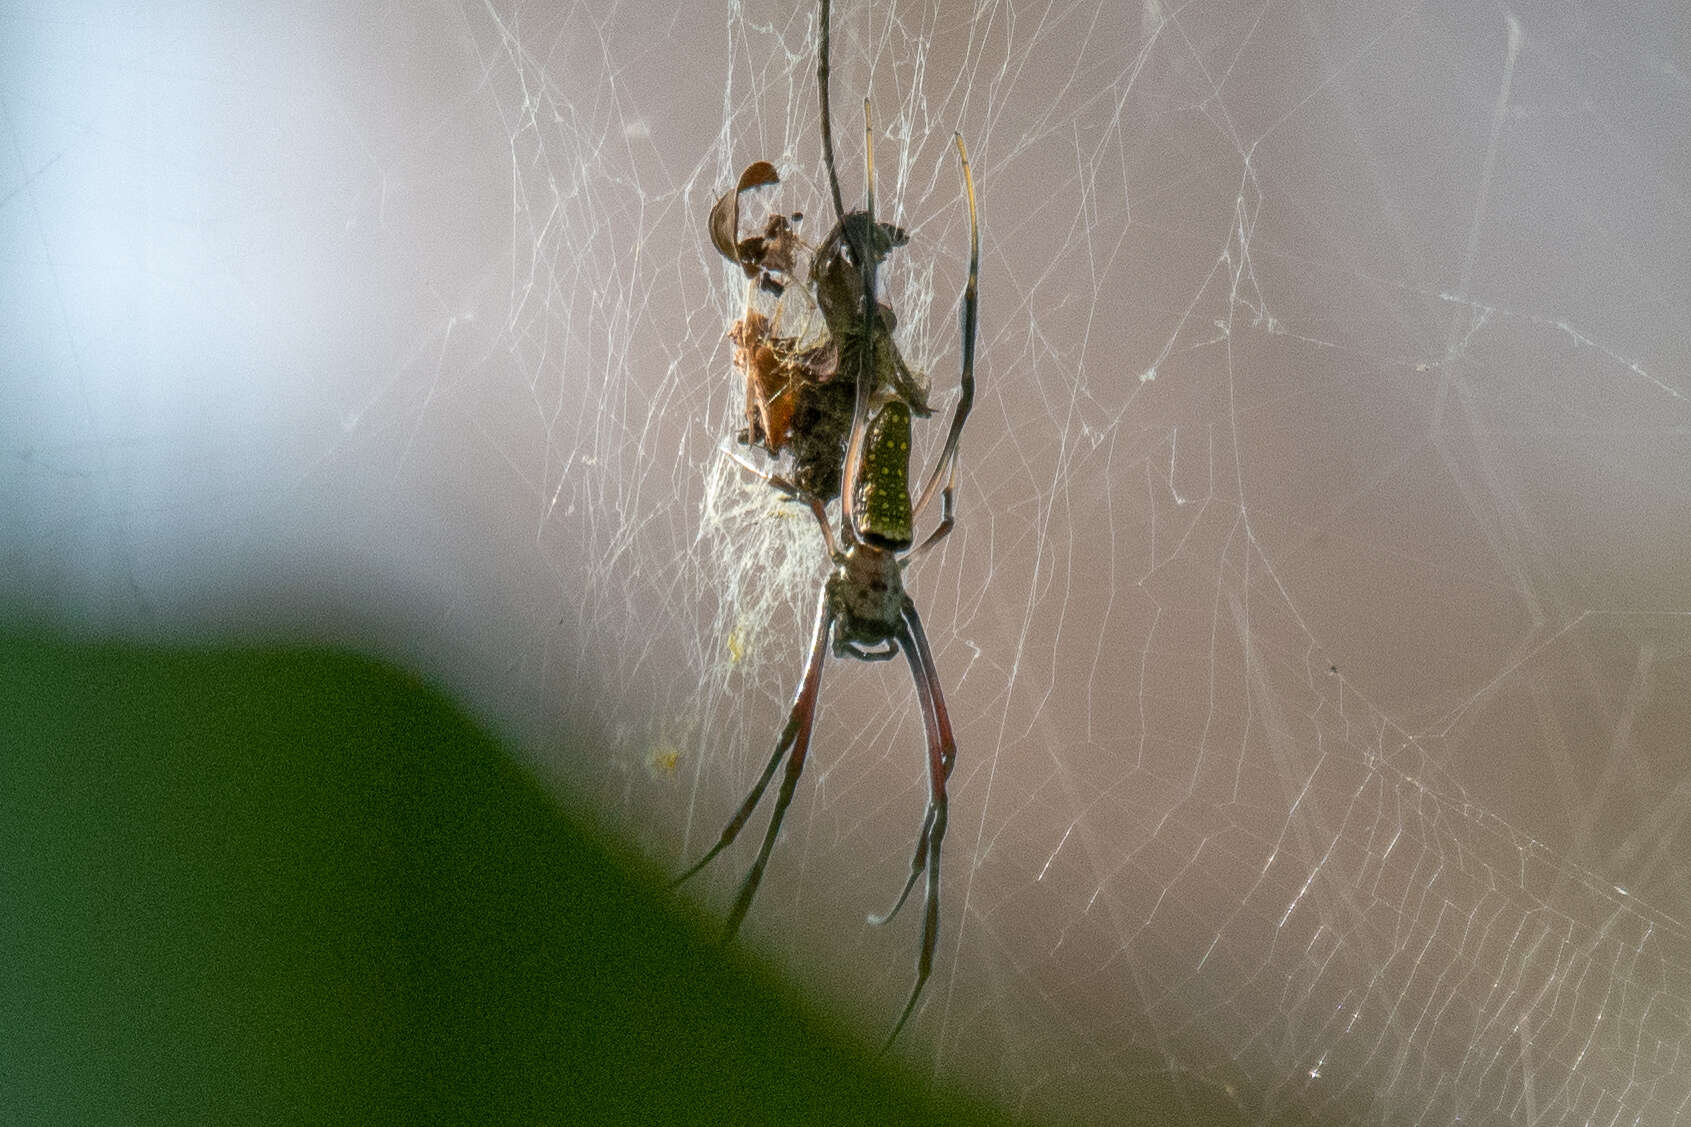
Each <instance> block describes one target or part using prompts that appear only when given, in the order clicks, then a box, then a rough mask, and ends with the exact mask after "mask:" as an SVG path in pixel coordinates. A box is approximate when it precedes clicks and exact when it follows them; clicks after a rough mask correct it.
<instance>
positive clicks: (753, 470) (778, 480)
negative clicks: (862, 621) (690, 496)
mask: <svg viewBox="0 0 1691 1127" xmlns="http://www.w3.org/2000/svg"><path fill="white" fill-rule="evenodd" d="M721 450H722V452H723V453H724V454H726V455H728V457H729V459H730V460H731V461H733V462H735V463H736V464H738V465H739V467H740V468H741V469H743V470H745V471H746V472H747V473H749V474H751V475H752V476H753V477H756V478H759V479H761V480H763V481H764V482H766V483H767V484H768V485H769V486H770V487H771V488H772V489H774V490H775V491H776V492H777V493H780V494H781V495H782V496H784V497H789V498H791V499H792V500H794V501H800V502H803V503H804V504H805V505H806V506H808V507H809V509H810V513H811V515H812V516H814V517H815V518H816V523H817V524H818V525H820V526H821V528H822V542H823V544H824V545H825V546H826V547H827V549H828V558H829V559H838V558H839V554H840V545H839V542H838V541H837V540H835V539H834V529H833V527H832V526H831V525H829V524H828V514H827V511H826V510H825V509H823V507H822V502H821V500H820V499H818V498H817V496H816V495H815V494H814V493H806V492H805V491H804V490H802V489H800V488H799V487H798V486H796V485H794V484H793V483H792V482H790V481H788V480H787V479H786V478H784V477H782V476H781V475H779V474H773V473H770V472H769V471H768V470H765V469H759V468H758V467H757V466H754V465H752V464H751V463H750V462H748V461H746V459H744V458H742V457H741V456H740V453H739V451H737V450H731V449H729V448H728V447H727V446H723V447H721ZM771 770H773V768H771ZM765 781H767V780H765Z"/></svg>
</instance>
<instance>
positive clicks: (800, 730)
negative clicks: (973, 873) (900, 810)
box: [679, 0, 980, 1047]
mask: <svg viewBox="0 0 1691 1127" xmlns="http://www.w3.org/2000/svg"><path fill="white" fill-rule="evenodd" d="M828 7H829V4H828V0H822V18H821V32H822V34H821V42H820V44H819V47H818V51H817V55H818V65H817V87H818V93H819V95H820V101H821V107H822V160H823V164H824V165H825V167H826V169H827V173H828V185H829V188H830V190H831V192H832V194H833V201H834V214H835V216H836V217H837V220H838V221H837V222H836V223H835V225H834V229H833V230H832V231H831V232H830V233H829V234H828V237H827V238H826V239H824V240H823V243H822V246H821V247H819V248H818V249H817V250H816V252H815V254H814V255H813V256H812V260H811V270H810V289H808V290H803V287H802V286H799V285H798V284H797V282H796V274H797V266H796V263H797V261H798V254H799V251H800V249H801V246H802V244H801V242H800V240H799V239H798V236H797V234H796V232H795V229H794V224H796V223H797V222H798V219H799V216H798V215H797V213H795V214H794V215H793V217H792V219H791V220H788V219H786V218H784V217H777V219H778V220H779V221H776V220H775V219H772V220H771V221H770V222H769V223H767V224H766V225H765V228H764V232H763V234H761V235H757V236H753V237H751V238H746V239H742V238H740V237H739V202H738V200H739V196H740V193H742V192H745V191H749V190H750V189H752V188H757V187H761V186H763V185H766V184H773V183H776V182H778V180H779V177H778V176H777V175H776V172H775V168H774V166H773V165H771V164H769V163H768V162H767V161H758V162H755V163H754V164H752V165H749V166H747V168H746V170H745V171H744V172H743V173H742V174H741V176H740V181H739V184H738V185H737V186H736V187H735V188H734V190H733V191H731V192H729V193H728V194H726V195H724V196H722V197H721V198H720V199H718V200H717V201H716V204H715V205H714V206H713V207H712V208H711V213H710V224H709V225H710V233H711V241H712V242H713V243H714V244H715V246H716V248H717V250H719V251H721V252H722V254H723V255H724V256H725V257H727V258H728V259H729V260H730V261H732V262H735V263H736V264H738V265H739V266H740V268H741V269H742V270H743V271H744V272H745V275H746V277H747V279H748V299H747V300H748V304H747V312H746V314H745V315H744V316H742V317H741V319H740V320H739V321H737V322H736V323H735V327H734V329H733V330H732V332H731V336H732V338H733V340H734V344H735V348H736V359H735V363H736V365H737V366H738V367H740V368H742V369H743V370H744V372H745V374H746V418H747V426H746V429H745V430H744V431H743V432H742V436H743V437H742V442H744V443H745V444H747V445H752V446H757V447H760V448H762V449H763V450H765V451H766V452H767V453H768V454H770V455H771V456H774V455H778V454H780V453H781V452H782V451H783V450H790V451H791V456H792V461H793V469H792V471H791V475H790V476H785V477H784V476H781V475H780V474H778V473H775V472H772V471H770V470H766V469H760V468H759V467H757V466H754V465H752V464H751V463H750V462H746V461H744V460H743V459H739V458H738V456H737V455H731V456H733V457H735V458H736V460H739V461H740V462H741V464H742V465H744V466H745V467H746V468H747V469H748V470H750V471H751V472H753V473H755V474H757V475H758V476H760V477H762V478H763V479H764V480H765V481H767V482H768V483H769V484H770V485H771V486H773V487H774V488H775V489H777V490H779V491H780V492H781V493H783V494H785V495H786V496H788V497H791V498H793V499H795V500H797V501H800V502H802V503H803V504H804V505H805V506H807V507H808V508H809V510H810V512H811V513H812V514H813V515H814V516H815V517H816V520H817V523H818V524H819V525H820V526H821V529H822V538H823V541H824V543H825V544H826V546H827V551H828V557H829V559H830V561H831V562H832V564H833V567H832V570H831V571H830V573H829V575H828V579H827V581H826V582H825V583H824V584H823V588H822V593H821V597H820V598H819V600H818V605H817V608H816V625H815V632H814V634H813V636H812V640H811V645H810V653H809V657H808V658H807V659H806V661H805V666H804V672H803V674H802V675H801V677H800V678H799V688H798V693H797V694H796V695H795V697H794V699H793V706H792V708H791V710H790V711H789V712H788V713H787V722H786V724H785V725H783V727H782V729H781V734H780V736H779V738H778V739H777V740H776V741H775V751H774V753H773V754H772V755H771V756H770V757H769V760H768V762H767V763H766V764H765V765H764V768H763V773H762V774H761V775H760V776H759V777H758V780H757V783H756V785H754V786H753V787H752V789H751V792H750V793H748V794H747V795H746V797H745V799H744V800H742V802H741V803H740V807H739V809H738V810H737V811H736V812H735V814H734V817H733V818H731V819H730V820H729V822H728V824H727V825H726V826H725V827H723V830H722V834H721V836H720V837H719V838H718V839H717V842H716V844H715V845H713V846H712V847H711V848H710V850H709V851H708V852H706V853H705V855H704V856H703V857H702V858H700V860H699V861H698V863H697V864H695V865H694V866H693V867H692V868H690V869H688V870H687V872H685V873H683V874H682V875H681V877H680V878H679V880H686V879H687V878H688V877H690V876H692V875H693V874H694V873H696V872H698V871H699V870H700V869H702V868H704V867H705V865H707V864H709V863H710V860H711V858H713V857H715V856H716V855H717V854H718V853H720V852H722V850H724V849H726V848H727V847H728V846H729V845H730V844H731V843H732V842H733V841H734V839H735V837H737V836H738V835H739V832H740V830H741V828H742V827H744V826H745V824H746V821H747V819H749V818H750V817H751V816H752V812H753V811H754V810H756V808H757V805H758V802H759V801H760V800H761V799H762V798H763V793H764V791H765V790H767V789H768V787H769V784H770V782H771V780H773V778H774V777H775V771H776V768H778V767H780V766H781V762H782V760H785V761H786V765H787V767H786V771H785V773H784V775H783V776H782V779H781V787H780V790H779V791H778V792H777V795H776V799H775V810H774V813H773V814H772V815H771V816H770V819H769V828H768V830H767V831H766V832H765V833H764V835H763V844H762V845H761V846H760V847H759V849H758V853H757V857H756V859H755V860H754V861H753V862H752V867H751V869H750V870H749V871H748V872H747V873H746V876H745V879H744V880H742V881H741V882H740V888H739V892H738V893H737V894H736V895H735V898H734V906H733V908H732V909H731V910H730V912H729V914H728V934H729V936H732V935H734V933H735V932H736V931H737V930H738V929H739V926H740V921H741V920H743V919H744V918H745V915H746V912H747V910H748V909H749V908H750V907H751V902H752V897H753V895H755V894H756V892H757V887H758V884H759V882H760V881H761V880H762V879H763V871H764V868H765V866H766V865H767V864H768V862H769V855H770V853H771V851H772V850H773V849H774V848H775V839H776V837H777V836H778V835H779V833H780V830H781V820H782V818H783V817H784V816H785V815H786V812H787V807H788V805H789V804H790V803H791V802H792V798H793V791H794V789H795V788H796V787H797V786H798V781H799V776H800V775H801V774H802V773H803V771H804V761H805V756H806V755H807V753H808V752H809V750H810V736H811V732H812V731H813V730H814V728H815V724H816V712H817V707H818V701H819V700H820V696H821V689H822V666H823V662H824V661H825V659H826V657H827V654H828V650H829V648H830V647H829V642H830V639H831V640H832V643H833V644H832V649H833V651H834V654H835V655H836V656H839V657H853V658H857V659H858V660H860V661H886V660H889V659H891V658H893V657H895V656H896V655H898V654H899V653H903V654H904V657H905V660H906V661H907V662H908V663H909V665H910V673H911V676H912V678H913V679H914V680H915V683H916V697H917V701H918V703H919V704H920V706H921V709H922V726H923V729H924V732H925V734H926V737H927V750H928V756H927V766H928V806H927V810H926V813H925V814H924V815H923V819H922V828H921V830H920V832H919V833H918V834H917V836H916V850H915V854H914V855H913V856H912V857H911V860H910V874H909V878H908V879H907V880H906V881H905V884H904V889H903V891H902V892H901V893H900V895H899V897H898V900H897V902H896V903H895V904H894V905H893V907H892V909H891V911H889V912H887V913H886V914H885V915H882V916H871V917H869V919H870V922H871V923H885V922H887V921H888V920H890V919H892V917H893V916H894V915H895V914H896V913H897V912H898V910H899V908H901V907H902V906H903V905H904V901H905V899H906V898H907V897H908V896H909V895H910V891H911V889H913V888H914V887H915V885H916V881H917V879H918V878H920V877H921V876H922V875H923V874H924V873H926V875H927V891H926V894H925V898H924V907H923V923H922V946H921V951H920V954H919V955H918V957H917V962H916V984H915V985H914V986H913V987H912V988H911V991H910V997H909V1000H908V1001H906V1002H905V1005H904V1011H903V1013H901V1014H900V1015H899V1019H898V1022H897V1024H896V1025H894V1026H893V1030H892V1034H891V1036H889V1037H888V1038H887V1042H886V1043H887V1044H888V1045H890V1044H892V1040H893V1038H894V1037H897V1036H898V1032H899V1030H900V1029H902V1028H904V1023H905V1022H906V1021H907V1020H909V1018H910V1015H911V1014H912V1013H913V1012H914V1011H915V1008H916V1002H917V1000H918V999H919V998H920V997H921V995H922V987H923V986H924V985H925V984H926V983H927V981H928V975H929V973H930V972H931V971H932V969H933V960H934V948H935V945H936V943H937V940H938V936H939V876H940V845H941V843H942V842H943V841H944V839H945V825H946V802H947V799H946V791H945V784H946V779H947V778H948V777H949V776H950V774H951V766H952V762H953V761H954V760H955V758H956V754H957V744H956V741H955V739H954V738H953V737H952V732H951V719H950V716H949V715H948V714H947V712H946V708H945V697H944V695H943V693H942V692H941V691H940V683H939V673H938V671H937V670H936V669H935V667H934V657H933V653H932V652H931V651H930V650H929V648H928V639H927V635H926V634H925V633H924V631H923V629H922V619H921V616H920V615H918V614H917V613H916V603H915V601H914V600H913V599H911V597H910V595H909V594H908V593H907V592H906V591H905V588H904V569H905V566H906V565H907V564H908V563H909V562H910V561H911V560H912V559H914V558H915V557H916V556H918V555H919V554H920V553H922V552H924V551H926V550H927V549H928V548H930V547H932V546H933V545H934V544H935V543H937V542H938V541H939V540H940V539H941V538H943V537H944V536H945V535H946V534H947V533H948V532H950V531H951V528H952V526H953V524H954V523H955V517H954V513H953V498H954V490H955V486H956V476H957V450H958V441H959V439H960V437H961V435H962V433H963V424H964V422H965V420H967V419H968V417H969V410H970V408H971V406H972V405H973V403H974V397H975V324H976V311H977V299H976V281H977V279H978V277H979V275H980V228H979V225H978V223H977V221H976V216H975V187H974V181H973V179H972V178H971V176H970V173H969V156H968V152H967V150H966V149H965V148H964V146H963V138H962V136H961V135H958V136H956V138H955V141H956V145H957V158H958V163H959V165H960V166H961V169H962V177H963V190H964V195H965V198H966V199H967V201H968V206H969V280H968V283H967V285H966V286H965V287H964V290H963V301H962V305H963V310H962V312H963V316H962V338H963V339H962V375H961V376H960V378H959V380H958V396H957V403H956V406H955V407H954V408H953V409H952V415H951V426H950V428H949V429H948V431H947V433H946V438H945V445H944V447H943V448H942V449H941V451H940V455H939V460H938V461H937V462H936V463H935V465H934V468H933V471H932V473H931V474H930V475H929V477H928V479H927V484H926V485H925V486H923V488H922V491H921V493H920V494H919V495H918V496H917V497H916V498H915V499H914V501H912V498H911V490H910V419H911V416H912V415H915V416H925V415H928V414H930V413H931V409H930V408H929V407H928V404H927V395H926V388H925V387H924V386H923V384H922V382H921V381H920V380H919V379H918V378H917V377H916V376H915V374H914V373H912V372H911V370H910V368H909V366H908V365H906V364H905V362H904V359H903V357H902V356H901V355H900V354H899V352H898V347H897V345H896V344H895V343H894V342H893V339H892V333H893V329H894V328H895V326H896V325H897V320H896V318H895V317H894V316H893V312H892V309H891V308H890V307H889V306H886V305H883V304H881V303H880V302H879V301H878V300H877V299H876V296H875V274H876V270H877V269H878V268H879V266H880V264H881V261H882V260H883V259H884V258H885V257H886V256H887V254H889V253H890V252H891V251H892V250H893V249H894V248H895V247H900V246H903V245H905V244H906V243H908V242H909V237H908V236H907V235H906V233H905V232H904V231H903V230H902V229H901V228H898V227H894V226H892V225H890V224H885V223H877V222H876V221H875V158H874V137H873V133H872V132H871V130H870V126H869V103H868V102H864V104H863V113H864V128H863V133H864V169H865V179H866V180H867V181H868V185H867V191H866V199H865V205H864V207H863V209H862V210H861V211H853V212H850V213H847V212H846V211H845V208H844V206H843V204H842V203H841V197H840V183H839V176H838V174H837V173H836V171H835V169H834V142H833V129H832V124H831V122H830V118H829V113H828ZM795 290H801V291H802V295H801V294H798V293H795V292H794V291H795ZM756 292H762V293H767V294H775V295H781V296H782V298H783V300H801V297H802V300H805V301H808V302H809V303H810V304H811V305H812V306H814V308H815V309H818V310H820V311H821V313H822V319H823V321H824V322H825V324H826V329H827V341H826V342H825V343H808V344H801V343H800V340H799V339H798V338H797V337H796V336H783V335H780V334H779V333H777V331H776V330H775V328H774V327H773V324H772V322H771V321H770V320H769V319H768V318H767V317H764V315H763V314H761V313H757V312H756V311H755V310H753V309H752V308H751V305H750V301H751V296H752V294H753V293H756ZM936 494H937V495H938V496H939V497H940V513H941V515H940V520H939V523H938V525H937V526H936V527H935V528H934V530H933V531H932V532H930V533H929V534H928V537H927V539H925V540H923V541H922V542H921V543H920V544H919V545H916V546H915V547H914V548H912V547H911V545H912V544H914V543H915V537H914V528H915V521H916V518H917V517H919V516H920V515H921V514H922V512H923V511H924V510H926V509H927V507H928V504H929V503H930V502H931V501H932V500H933V499H934V497H935V495H936ZM835 496H838V497H839V533H838V535H836V534H835V532H834V528H833V526H832V525H831V524H830V522H829V518H828V513H827V508H826V504H827V502H829V501H830V500H832V499H833V498H834V497H835ZM883 1047H884V1046H883Z"/></svg>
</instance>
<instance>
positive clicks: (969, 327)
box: [906, 133, 981, 558]
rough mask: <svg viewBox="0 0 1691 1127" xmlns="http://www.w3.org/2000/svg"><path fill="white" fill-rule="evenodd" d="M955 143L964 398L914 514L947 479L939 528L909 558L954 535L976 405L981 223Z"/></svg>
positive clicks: (965, 160)
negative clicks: (964, 233)
mask: <svg viewBox="0 0 1691 1127" xmlns="http://www.w3.org/2000/svg"><path fill="white" fill-rule="evenodd" d="M955 140H956V142H957V159H958V161H959V162H960V163H961V165H962V168H963V192H964V195H965V196H967V197H968V201H969V281H968V284H967V285H966V286H964V287H963V312H962V322H963V324H962V331H963V375H962V378H961V379H960V380H959V381H958V386H959V387H960V388H961V391H962V394H960V395H959V396H958V399H957V407H956V409H955V410H954V411H953V412H952V413H951V430H950V431H949V432H948V433H947V434H946V436H945V448H944V449H943V450H941V451H940V455H939V461H937V462H935V463H934V472H933V474H932V475H931V476H930V477H929V478H928V484H927V485H925V486H923V487H922V493H921V496H920V497H918V498H917V500H916V504H915V505H914V506H913V507H912V510H911V519H912V520H914V519H915V518H916V517H918V516H920V515H921V513H922V510H923V509H926V508H927V507H928V502H929V501H931V500H933V496H934V490H935V489H936V488H938V486H939V482H940V478H941V476H943V477H944V478H945V491H944V493H943V494H942V495H941V502H940V512H941V516H940V522H939V527H937V528H935V529H934V530H933V532H931V533H930V534H929V535H928V538H927V539H926V540H924V541H922V543H921V544H920V545H919V546H917V547H916V548H915V549H914V550H913V551H911V552H910V553H909V556H915V555H918V554H920V553H922V552H925V551H927V550H928V549H929V548H931V547H932V546H933V545H934V544H936V543H938V542H939V541H940V540H942V539H944V537H945V535H946V533H948V532H950V531H951V526H952V525H953V524H955V523H956V516H955V511H954V507H953V506H954V493H955V490H956V486H957V457H958V455H957V444H958V440H959V439H961V438H962V436H963V424H964V423H965V422H967V421H968V419H969V409H970V408H971V407H973V406H974V403H975V327H976V323H977V321H978V319H979V315H980V314H979V309H980V298H979V293H978V290H979V282H980V274H981V233H980V223H979V221H978V219H977V218H976V215H975V178H974V176H973V175H972V174H971V173H970V172H969V153H968V150H967V149H965V148H964V147H963V135H962V134H961V133H958V134H956V136H955ZM909 556H907V557H906V558H909Z"/></svg>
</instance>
